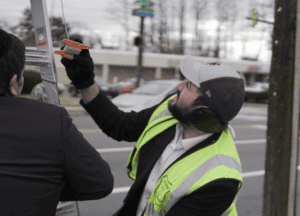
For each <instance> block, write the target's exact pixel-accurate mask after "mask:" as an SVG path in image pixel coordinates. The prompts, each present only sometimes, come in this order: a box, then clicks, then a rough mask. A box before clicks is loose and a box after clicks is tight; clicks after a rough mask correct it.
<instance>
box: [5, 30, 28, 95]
mask: <svg viewBox="0 0 300 216" xmlns="http://www.w3.org/2000/svg"><path fill="white" fill-rule="evenodd" d="M10 36H11V46H10V48H9V50H8V51H7V53H6V54H5V55H3V56H2V57H1V58H0V96H5V95H7V94H10V93H9V87H10V86H9V84H10V80H11V78H12V77H13V76H14V75H15V74H17V76H18V77H17V82H18V83H19V82H20V80H21V72H22V70H23V69H24V67H25V50H26V48H25V45H24V43H23V42H22V41H21V40H19V39H18V38H17V37H16V36H14V35H12V34H10Z"/></svg>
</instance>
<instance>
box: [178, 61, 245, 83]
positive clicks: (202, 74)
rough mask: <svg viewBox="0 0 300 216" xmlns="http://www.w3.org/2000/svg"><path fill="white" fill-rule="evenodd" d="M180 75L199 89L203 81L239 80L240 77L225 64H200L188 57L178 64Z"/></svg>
mask: <svg viewBox="0 0 300 216" xmlns="http://www.w3.org/2000/svg"><path fill="white" fill-rule="evenodd" d="M179 67H180V70H181V72H182V74H183V75H184V76H185V77H186V78H187V79H188V80H189V81H191V82H192V83H193V84H195V85H196V86H198V88H200V84H201V83H202V82H205V81H209V80H212V79H217V78H222V77H233V78H238V79H241V76H240V75H239V74H238V73H237V72H236V71H235V70H234V69H233V68H231V67H229V66H228V65H225V64H222V63H221V64H220V65H207V64H201V63H200V62H198V61H197V60H196V59H194V58H193V57H192V56H190V55H188V56H187V57H185V58H184V59H183V60H182V61H181V62H180V64H179Z"/></svg>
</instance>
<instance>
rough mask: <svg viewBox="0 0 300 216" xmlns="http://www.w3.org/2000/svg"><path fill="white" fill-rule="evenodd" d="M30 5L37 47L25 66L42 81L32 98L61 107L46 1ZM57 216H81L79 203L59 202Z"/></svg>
mask: <svg viewBox="0 0 300 216" xmlns="http://www.w3.org/2000/svg"><path fill="white" fill-rule="evenodd" d="M30 4H31V12H32V20H33V26H34V33H35V40H36V44H37V47H36V48H32V47H26V52H25V65H34V66H39V67H40V72H41V79H42V82H41V83H40V84H38V85H36V86H35V87H34V88H33V90H32V92H31V96H30V98H31V99H34V100H37V101H41V102H44V103H49V104H55V105H57V106H59V107H61V104H60V100H59V94H58V90H57V81H58V80H57V71H56V65H55V58H54V51H53V46H52V36H51V29H50V23H49V17H48V11H47V5H46V0H30ZM56 216H80V214H79V208H78V203H77V202H59V203H58V206H57V211H56Z"/></svg>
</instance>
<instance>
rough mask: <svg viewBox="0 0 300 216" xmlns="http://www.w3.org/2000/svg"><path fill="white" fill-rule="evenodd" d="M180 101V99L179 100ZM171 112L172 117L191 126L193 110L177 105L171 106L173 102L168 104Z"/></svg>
mask: <svg viewBox="0 0 300 216" xmlns="http://www.w3.org/2000/svg"><path fill="white" fill-rule="evenodd" d="M177 100H178V98H177ZM168 108H169V111H170V112H171V114H172V116H173V117H174V118H175V119H177V120H178V121H179V122H180V123H181V124H183V125H187V126H188V125H190V124H191V119H190V112H191V109H190V108H189V107H181V106H178V105H177V104H176V102H175V103H174V104H171V101H169V103H168Z"/></svg>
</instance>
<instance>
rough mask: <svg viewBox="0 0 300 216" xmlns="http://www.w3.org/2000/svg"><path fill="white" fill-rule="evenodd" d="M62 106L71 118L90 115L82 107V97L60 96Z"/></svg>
mask: <svg viewBox="0 0 300 216" xmlns="http://www.w3.org/2000/svg"><path fill="white" fill-rule="evenodd" d="M21 97H24V98H29V99H30V95H29V94H28V95H22V96H21ZM59 99H60V104H61V106H63V107H64V108H66V110H67V111H68V113H69V115H70V116H87V115H89V114H88V113H87V112H86V111H85V109H84V108H83V107H82V106H81V105H80V103H79V101H80V99H81V98H80V97H71V96H69V95H60V96H59Z"/></svg>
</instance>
